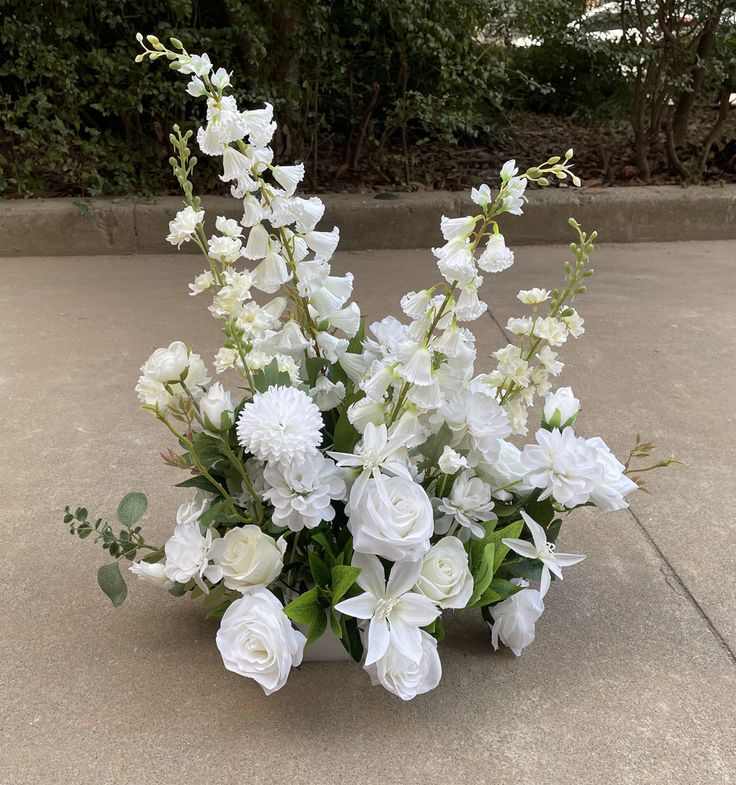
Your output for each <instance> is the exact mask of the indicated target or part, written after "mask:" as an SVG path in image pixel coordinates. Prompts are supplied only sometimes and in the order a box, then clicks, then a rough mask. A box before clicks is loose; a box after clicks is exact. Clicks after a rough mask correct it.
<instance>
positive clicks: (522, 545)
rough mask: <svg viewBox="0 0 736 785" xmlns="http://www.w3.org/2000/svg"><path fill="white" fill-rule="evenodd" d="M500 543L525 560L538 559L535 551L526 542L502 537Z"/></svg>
mask: <svg viewBox="0 0 736 785" xmlns="http://www.w3.org/2000/svg"><path fill="white" fill-rule="evenodd" d="M501 542H502V543H503V544H504V545H505V546H506V547H507V548H511V550H512V551H515V552H516V553H518V554H519V556H524V557H526V558H527V559H538V558H539V556H538V552H537V549H536V548H535V547H534V546H533V545H532V544H531V543H530V542H527V541H526V540H515V539H512V538H509V537H504V538H503V539H502V540H501Z"/></svg>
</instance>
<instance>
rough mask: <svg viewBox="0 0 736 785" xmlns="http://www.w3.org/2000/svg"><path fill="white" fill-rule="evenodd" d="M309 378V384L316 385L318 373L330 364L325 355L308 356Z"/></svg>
mask: <svg viewBox="0 0 736 785" xmlns="http://www.w3.org/2000/svg"><path fill="white" fill-rule="evenodd" d="M306 365H307V379H309V386H310V387H314V384H315V382H316V381H317V374H318V373H319V372H320V371H321V370H322V369H323V368H325V367H326V366H328V365H329V363H328V362H327V360H325V358H324V357H307V359H306Z"/></svg>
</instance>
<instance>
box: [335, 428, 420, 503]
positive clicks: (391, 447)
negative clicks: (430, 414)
mask: <svg viewBox="0 0 736 785" xmlns="http://www.w3.org/2000/svg"><path fill="white" fill-rule="evenodd" d="M411 438H412V434H411V433H399V434H394V435H392V436H389V435H388V429H387V428H386V425H385V423H381V425H374V424H373V423H372V422H369V423H367V424H366V426H365V430H364V431H363V439H362V440H361V442H360V443H359V446H358V447H357V448H356V451H355V453H349V452H334V451H330V450H328V451H327V454H328V455H329V456H330V457H331V458H334V459H335V461H337V465H338V466H344V467H348V468H351V469H361V472H360V474H359V476H358V478H357V479H356V480H355V483H354V485H353V488H352V491H351V493H350V507H355V505H356V504H358V502H359V501H360V499H361V497H362V496H363V493H364V492H365V488H366V485H367V484H368V480H370V479H371V477H374V478H376V479H378V477H379V476H380V474H381V472H384V473H385V474H389V475H392V476H394V477H404V478H406V479H407V480H411V479H413V478H412V476H411V472H410V471H409V467H408V465H407V463H408V461H407V459H406V457H405V453H406V445H407V444H408V442H409V441H410V440H411Z"/></svg>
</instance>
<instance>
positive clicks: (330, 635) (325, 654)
mask: <svg viewBox="0 0 736 785" xmlns="http://www.w3.org/2000/svg"><path fill="white" fill-rule="evenodd" d="M296 626H297V628H298V629H299V630H300V632H303V633H304V634H305V635H306V634H307V627H305V626H304V625H302V624H297V625H296ZM350 659H351V657H350V655H349V654H348V653H347V651H345V647H344V646H343V645H342V643H341V642H340V639H339V638H338V637H337V635H335V633H334V632H333V631H332V630H331V629H330V628H329V627H328V628H327V629H326V630H325V631H324V632H323V633H322V637H321V638H319V639H317V640H316V641H315V642H314V643H312V644H310V645H309V646H305V648H304V659H303V660H302V661H303V662H347V661H348V660H350Z"/></svg>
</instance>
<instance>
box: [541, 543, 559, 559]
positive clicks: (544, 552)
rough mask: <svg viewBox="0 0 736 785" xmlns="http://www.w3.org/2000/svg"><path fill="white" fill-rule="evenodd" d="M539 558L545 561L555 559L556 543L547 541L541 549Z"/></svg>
mask: <svg viewBox="0 0 736 785" xmlns="http://www.w3.org/2000/svg"><path fill="white" fill-rule="evenodd" d="M539 558H540V559H541V560H542V561H544V560H545V559H550V560H552V561H554V558H555V544H554V543H553V542H545V543H544V545H543V546H542V547H541V548H540V549H539Z"/></svg>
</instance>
